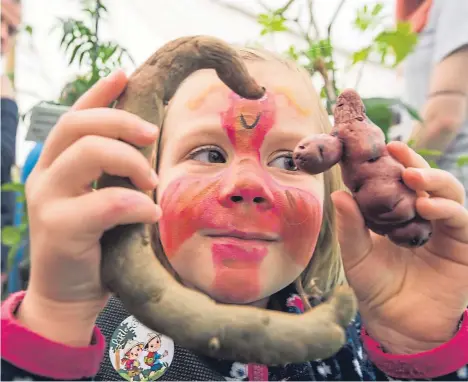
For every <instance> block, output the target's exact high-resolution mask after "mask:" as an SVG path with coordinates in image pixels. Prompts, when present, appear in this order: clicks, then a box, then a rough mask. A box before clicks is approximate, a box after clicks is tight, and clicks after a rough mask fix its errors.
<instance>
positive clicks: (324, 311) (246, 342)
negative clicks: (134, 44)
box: [98, 36, 356, 364]
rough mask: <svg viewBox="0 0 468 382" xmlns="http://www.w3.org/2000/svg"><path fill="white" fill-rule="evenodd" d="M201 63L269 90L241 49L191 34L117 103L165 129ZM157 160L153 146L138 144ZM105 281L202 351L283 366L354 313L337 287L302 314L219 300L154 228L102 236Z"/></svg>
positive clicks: (312, 354)
mask: <svg viewBox="0 0 468 382" xmlns="http://www.w3.org/2000/svg"><path fill="white" fill-rule="evenodd" d="M203 68H212V69H215V70H216V71H217V73H218V76H219V77H220V79H221V80H222V81H223V82H224V83H225V84H226V85H227V86H228V87H230V88H231V89H232V90H233V91H234V92H236V93H238V94H239V95H240V96H242V97H244V98H249V99H259V98H261V97H262V96H263V95H264V89H263V88H262V87H260V86H259V85H258V84H257V83H256V82H255V81H254V80H253V78H252V77H250V76H249V74H248V72H247V68H246V67H245V65H244V63H243V62H242V59H241V58H240V57H239V56H238V55H237V53H236V52H235V51H234V50H233V49H232V48H230V47H229V46H228V45H227V44H225V43H224V42H222V41H220V40H217V39H214V38H211V37H203V36H197V37H186V38H181V39H178V40H175V41H173V42H170V43H169V44H167V45H166V46H164V47H163V48H161V49H160V50H159V51H158V52H156V53H155V54H154V55H153V56H152V57H151V58H150V59H149V60H148V61H147V62H146V63H145V64H143V65H142V66H141V67H140V68H139V69H138V70H137V71H136V72H135V73H134V75H133V76H132V77H131V78H130V79H129V84H128V87H127V89H126V91H125V93H124V94H123V95H122V97H121V98H120V100H119V102H118V105H117V107H118V108H121V109H124V110H127V111H129V112H132V113H135V114H137V115H139V116H140V117H142V118H144V119H146V120H148V121H149V122H152V123H154V124H156V125H158V126H161V123H162V120H163V117H164V104H165V103H166V102H168V101H169V100H170V99H171V97H172V96H173V95H174V93H175V91H176V89H177V88H178V86H179V85H180V83H181V82H182V81H183V80H184V79H185V78H187V77H188V76H189V75H190V74H191V73H193V72H194V71H196V70H199V69H203ZM139 149H140V150H141V151H142V152H143V154H144V155H145V156H146V157H147V158H148V160H149V159H150V158H151V156H152V154H153V152H154V147H153V146H150V147H143V148H139ZM115 186H120V187H130V188H133V189H136V188H135V187H134V186H133V185H132V184H131V182H130V181H129V180H128V179H123V178H118V177H112V176H109V175H104V176H103V177H102V178H101V179H100V180H99V182H98V188H103V187H115ZM101 246H102V280H103V283H104V285H106V287H108V288H109V290H111V291H112V292H113V293H114V294H115V295H117V296H118V297H119V298H120V299H121V301H122V302H123V304H124V306H125V307H126V308H127V310H128V311H129V312H130V313H132V314H133V315H134V316H135V317H136V318H137V319H138V320H139V321H140V322H142V323H143V324H144V325H146V326H148V327H149V328H151V329H153V330H155V331H157V332H160V333H163V334H165V335H167V336H169V337H171V338H172V339H173V340H174V341H175V342H176V343H177V344H178V345H180V346H183V347H186V348H190V349H193V350H195V351H197V352H200V353H202V354H206V355H210V356H215V357H219V358H224V359H232V360H237V361H242V362H256V363H263V364H282V363H288V362H303V361H309V360H314V359H317V358H327V357H329V356H332V355H333V354H334V353H336V352H337V351H338V350H339V349H340V348H341V346H342V345H343V344H344V342H345V331H344V328H345V327H346V326H347V325H348V324H349V323H350V322H351V320H352V319H353V317H354V316H355V314H356V301H355V297H354V294H353V292H352V290H351V289H350V288H348V287H341V288H339V289H338V290H337V291H336V292H335V294H334V295H333V296H332V297H331V299H330V300H329V301H328V302H325V303H323V304H321V305H320V306H318V307H317V308H314V309H312V310H311V311H309V312H307V313H306V314H303V315H292V314H288V313H281V312H273V311H269V310H265V309H258V308H254V307H242V306H234V305H223V304H217V303H216V302H215V301H213V300H212V299H210V298H209V297H208V296H206V295H204V294H202V293H199V292H197V291H194V290H191V289H188V288H186V287H184V286H183V285H181V284H180V283H178V282H177V281H176V280H175V279H174V278H173V277H172V276H171V275H170V274H169V273H168V271H167V270H166V269H165V268H164V266H163V265H162V264H161V263H160V262H159V260H158V259H157V257H156V256H155V253H154V252H153V249H152V246H151V232H150V227H149V226H146V225H144V224H133V225H126V226H119V227H116V228H114V229H111V230H109V231H107V232H105V233H104V235H103V237H102V239H101Z"/></svg>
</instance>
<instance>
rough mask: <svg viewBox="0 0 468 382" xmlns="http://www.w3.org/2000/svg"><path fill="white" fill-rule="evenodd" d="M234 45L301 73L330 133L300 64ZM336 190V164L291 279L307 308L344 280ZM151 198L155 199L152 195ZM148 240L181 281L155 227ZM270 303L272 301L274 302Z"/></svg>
mask: <svg viewBox="0 0 468 382" xmlns="http://www.w3.org/2000/svg"><path fill="white" fill-rule="evenodd" d="M234 48H235V49H237V51H238V53H239V54H240V56H241V57H242V58H243V59H244V60H245V61H266V62H278V63H281V64H283V65H285V66H286V67H287V68H289V69H290V70H292V71H295V72H297V74H298V75H300V76H302V77H303V79H304V83H306V84H310V86H309V91H310V95H311V99H312V100H313V103H314V105H312V106H313V108H314V111H315V114H316V115H317V120H318V122H319V127H320V129H321V131H322V132H323V133H329V132H330V130H331V124H330V120H329V118H328V114H327V112H326V110H325V108H324V107H323V104H322V102H321V100H320V97H319V96H318V94H317V92H316V90H315V88H314V87H313V84H312V80H311V78H310V75H309V73H308V72H307V71H306V70H305V69H304V68H302V67H300V66H299V65H297V64H296V63H295V62H293V61H291V60H288V59H286V58H284V57H282V56H280V55H278V54H275V53H273V52H271V51H267V50H264V49H260V48H247V47H237V46H234ZM157 150H158V151H159V144H158V147H157ZM158 156H159V155H156V156H155V157H154V160H153V164H154V168H156V169H157V168H158V165H159V164H158V163H157V157H158ZM340 189H344V186H343V183H342V180H341V174H340V173H339V170H338V169H337V168H336V167H333V168H332V169H330V170H328V171H326V172H325V173H324V209H323V211H324V212H323V221H322V226H321V228H320V233H319V238H318V241H317V245H316V247H315V250H314V253H313V256H312V258H311V260H310V261H309V264H307V266H306V267H305V269H304V271H303V272H302V273H301V275H300V276H299V277H298V278H297V279H296V280H295V281H294V283H295V286H296V288H297V291H298V293H299V295H300V297H301V299H302V300H303V302H304V305H305V307H306V309H310V307H311V305H310V299H311V298H313V299H320V298H327V297H328V296H329V295H330V294H331V293H332V292H333V290H334V289H335V287H336V286H338V285H340V284H342V283H343V282H345V280H344V272H343V266H342V261H341V255H340V251H339V245H338V239H337V237H336V229H335V210H334V206H333V202H332V200H331V194H332V193H333V192H334V191H337V190H340ZM154 198H155V200H156V195H155V194H154ZM152 242H153V248H154V249H155V253H156V254H157V255H158V259H159V260H160V261H161V262H162V264H163V265H164V266H165V267H166V269H168V270H169V271H170V272H171V273H172V274H173V276H174V277H175V278H176V279H177V280H179V282H181V281H182V280H180V277H179V276H178V275H177V273H176V272H175V270H174V269H173V268H172V266H171V265H170V263H169V261H168V259H167V258H166V256H164V255H163V254H164V251H163V248H162V245H161V242H160V238H159V230H158V229H157V227H156V226H155V229H154V230H153V240H152ZM159 254H161V255H159ZM272 298H273V296H272ZM273 303H274V304H275V302H273Z"/></svg>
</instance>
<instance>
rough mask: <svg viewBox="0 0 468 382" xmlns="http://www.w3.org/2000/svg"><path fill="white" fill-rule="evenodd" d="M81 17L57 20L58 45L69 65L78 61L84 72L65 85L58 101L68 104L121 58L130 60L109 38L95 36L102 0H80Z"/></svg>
mask: <svg viewBox="0 0 468 382" xmlns="http://www.w3.org/2000/svg"><path fill="white" fill-rule="evenodd" d="M82 12H83V16H84V19H83V20H77V19H73V18H68V19H59V21H60V23H59V25H58V26H57V27H59V28H61V30H62V37H61V40H60V47H61V48H62V49H63V50H64V52H65V54H66V56H67V57H68V63H69V65H72V64H73V63H75V64H78V66H79V67H80V68H84V69H85V74H82V75H79V76H77V77H76V78H75V79H74V80H73V81H72V82H70V83H68V84H66V85H65V87H64V89H63V90H62V94H61V96H60V99H59V103H60V104H62V105H66V106H71V105H73V103H74V102H75V101H76V100H77V99H78V98H79V97H80V96H81V95H82V94H83V93H85V92H86V91H87V90H88V89H89V88H90V87H91V86H93V85H94V84H95V83H96V82H97V81H98V80H99V79H100V78H102V77H105V76H107V75H108V74H109V73H110V72H111V71H112V70H114V69H116V68H119V67H121V65H122V60H123V59H124V58H127V59H129V60H130V61H131V62H133V60H132V57H131V56H130V55H129V53H128V52H127V50H126V49H125V48H123V47H121V46H120V45H119V44H118V43H116V42H113V41H103V40H100V39H99V25H100V22H101V21H102V19H103V18H104V16H105V15H106V13H107V8H106V7H105V6H104V4H103V2H102V0H97V1H83V9H82Z"/></svg>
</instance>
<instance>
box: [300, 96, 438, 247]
mask: <svg viewBox="0 0 468 382" xmlns="http://www.w3.org/2000/svg"><path fill="white" fill-rule="evenodd" d="M334 118H335V126H334V127H333V129H332V132H331V134H319V135H313V136H310V137H306V138H304V139H303V140H302V141H301V142H299V144H298V145H297V147H296V149H295V151H294V161H295V163H296V165H297V166H298V168H300V169H301V170H303V171H305V172H307V173H310V174H320V173H322V172H324V171H326V170H328V169H329V168H330V167H332V166H334V165H335V164H337V163H340V166H341V173H342V177H343V181H344V183H345V184H346V186H347V187H348V188H349V189H350V191H351V192H352V194H353V196H354V199H355V200H356V202H357V204H358V206H359V208H360V210H361V213H362V216H363V217H364V220H365V222H366V225H367V227H368V228H369V229H371V230H372V231H374V232H375V233H377V234H379V235H386V236H387V237H388V238H389V239H390V240H391V241H393V242H394V243H395V244H397V245H400V246H404V247H420V246H422V245H424V244H425V243H426V242H427V241H428V240H429V238H430V237H431V234H432V226H431V223H430V222H429V221H427V220H424V219H423V218H421V217H420V216H419V215H418V214H417V212H416V206H415V203H416V197H417V196H416V193H415V192H414V191H413V190H411V189H410V188H409V187H407V186H406V185H405V184H404V182H403V180H402V172H403V170H404V167H403V165H401V164H400V163H399V162H397V161H396V160H395V159H394V158H393V157H392V156H391V155H390V154H389V153H388V151H387V146H386V142H385V135H384V133H383V132H382V130H381V129H380V128H379V127H378V126H376V125H374V124H373V123H372V122H371V121H370V120H369V119H368V118H367V116H366V112H365V108H364V104H363V102H362V100H361V98H360V97H359V95H358V94H357V93H356V92H355V91H354V90H352V89H347V90H345V91H343V93H341V94H340V96H339V97H338V99H337V102H336V108H335V112H334Z"/></svg>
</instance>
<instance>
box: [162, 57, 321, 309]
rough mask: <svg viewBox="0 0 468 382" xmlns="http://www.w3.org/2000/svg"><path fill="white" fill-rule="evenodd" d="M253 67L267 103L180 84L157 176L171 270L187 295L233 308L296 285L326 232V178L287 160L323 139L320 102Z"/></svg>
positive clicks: (207, 85) (300, 85)
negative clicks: (192, 292) (314, 138)
mask: <svg viewBox="0 0 468 382" xmlns="http://www.w3.org/2000/svg"><path fill="white" fill-rule="evenodd" d="M248 67H249V71H250V73H251V74H252V75H253V76H254V77H255V79H256V80H257V81H258V82H259V83H260V84H261V85H262V86H264V87H265V88H266V89H267V94H266V96H265V97H264V98H263V99H261V100H257V101H251V100H246V99H242V98H240V97H238V96H237V95H235V94H233V93H232V91H230V90H229V89H228V88H226V87H225V86H224V85H223V84H222V83H221V82H220V80H219V79H218V77H217V76H216V74H215V73H214V72H212V71H200V72H197V73H196V74H194V75H192V76H191V77H190V78H189V79H188V80H187V81H186V82H184V83H183V84H182V86H181V87H180V89H179V90H178V92H177V94H176V96H175V97H174V99H173V100H172V102H171V105H170V111H169V113H168V115H167V118H166V121H165V125H164V132H163V138H162V139H163V140H162V146H161V147H162V150H163V152H162V153H161V162H160V167H159V177H160V183H159V188H158V200H159V203H160V205H161V207H162V210H163V217H162V219H161V221H160V231H161V241H162V245H163V247H164V250H165V253H166V255H167V257H168V259H169V261H170V262H171V264H172V266H173V267H174V269H175V270H176V271H177V272H178V274H179V275H180V276H181V277H182V279H183V280H184V282H185V283H186V284H187V285H190V286H192V287H194V288H197V289H200V290H202V291H204V292H205V293H207V294H208V295H210V296H212V297H213V298H214V299H216V300H218V301H221V302H228V303H249V302H253V301H257V300H260V299H263V298H265V297H268V296H270V295H271V294H273V293H275V292H277V291H278V290H280V289H282V288H284V287H285V286H287V285H288V284H290V283H291V282H292V281H293V280H294V279H296V278H297V277H298V276H299V275H300V273H301V272H302V271H303V270H304V268H305V267H306V265H307V264H308V263H309V260H310V258H311V256H312V253H313V250H314V248H315V245H316V242H317V238H318V234H319V231H320V226H321V222H322V207H323V193H324V187H323V177H322V175H318V176H315V177H314V176H310V175H306V174H305V173H302V172H299V171H297V169H296V168H295V165H294V162H293V161H292V159H291V153H292V151H293V149H294V147H295V146H296V145H297V143H298V142H299V141H300V140H301V139H302V138H304V137H306V136H308V135H310V134H312V133H320V127H319V123H318V120H319V117H318V114H317V113H318V106H317V105H318V104H317V101H316V100H315V99H314V98H313V97H312V95H311V94H310V90H309V89H310V88H308V87H307V85H306V84H304V79H303V78H302V77H301V76H299V75H298V74H297V73H295V72H293V71H292V70H291V69H288V68H286V67H285V66H284V65H283V64H280V63H271V62H269V63H266V62H255V63H249V64H248ZM309 86H310V85H309ZM314 101H315V102H314Z"/></svg>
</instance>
